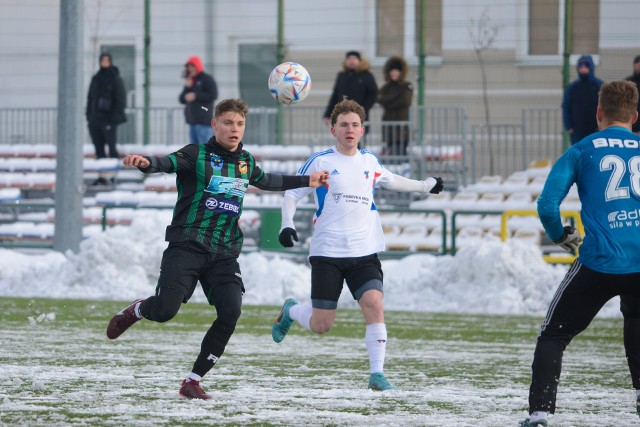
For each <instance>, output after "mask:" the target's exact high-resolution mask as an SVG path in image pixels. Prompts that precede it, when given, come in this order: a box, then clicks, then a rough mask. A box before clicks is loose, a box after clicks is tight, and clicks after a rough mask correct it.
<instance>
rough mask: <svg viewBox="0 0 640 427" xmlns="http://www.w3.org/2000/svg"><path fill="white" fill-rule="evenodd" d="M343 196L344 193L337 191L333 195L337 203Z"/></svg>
mask: <svg viewBox="0 0 640 427" xmlns="http://www.w3.org/2000/svg"><path fill="white" fill-rule="evenodd" d="M341 198H342V193H336V194H334V195H333V200H335V201H336V203H338V202H339V201H340V199H341Z"/></svg>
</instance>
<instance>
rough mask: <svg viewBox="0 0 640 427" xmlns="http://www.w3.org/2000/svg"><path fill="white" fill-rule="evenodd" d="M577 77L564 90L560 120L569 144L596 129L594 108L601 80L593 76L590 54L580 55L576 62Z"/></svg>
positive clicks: (596, 106) (596, 103)
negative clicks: (568, 138)
mask: <svg viewBox="0 0 640 427" xmlns="http://www.w3.org/2000/svg"><path fill="white" fill-rule="evenodd" d="M576 70H577V71H578V79H577V80H575V81H574V82H572V83H571V84H570V85H569V86H567V89H566V90H565V92H564V97H563V100H562V121H563V123H564V128H565V129H566V130H567V132H568V133H569V136H570V137H571V144H572V145H573V144H575V143H577V142H578V141H580V140H581V139H582V138H584V137H586V136H588V135H591V134H592V133H594V132H597V131H598V123H597V121H596V109H597V108H598V91H599V90H600V86H602V80H600V79H599V78H597V77H596V76H595V70H596V66H595V64H594V63H593V58H592V57H591V55H582V56H581V57H580V58H579V59H578V62H577V64H576Z"/></svg>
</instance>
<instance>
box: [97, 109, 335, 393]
mask: <svg viewBox="0 0 640 427" xmlns="http://www.w3.org/2000/svg"><path fill="white" fill-rule="evenodd" d="M247 112H248V107H247V104H246V102H245V101H243V100H240V99H227V100H223V101H221V102H220V103H219V104H218V105H217V106H216V109H215V115H214V118H213V120H212V122H211V124H212V126H213V129H214V130H215V136H214V137H212V138H211V139H210V140H209V142H208V143H207V144H204V145H197V144H191V145H187V146H185V147H183V148H181V149H180V150H179V151H176V152H174V153H171V154H169V155H168V156H158V157H156V156H150V157H147V156H139V155H129V156H126V157H125V158H124V159H123V163H124V164H125V165H129V166H136V167H138V169H140V170H141V171H142V172H145V173H155V172H166V173H175V174H176V183H177V187H178V201H177V202H176V206H175V209H174V213H173V220H172V221H171V225H169V226H168V227H167V231H166V236H165V240H166V241H167V242H169V245H168V247H167V249H166V250H165V251H164V254H163V256H162V264H161V266H160V277H159V278H158V284H157V286H156V293H155V295H154V296H151V297H149V298H147V299H145V300H143V299H138V300H135V301H134V302H133V303H132V304H131V305H129V306H128V307H127V308H125V309H124V310H122V311H120V312H119V313H117V314H116V315H115V316H113V318H112V319H111V321H110V322H109V326H108V327H107V337H109V338H110V339H115V338H117V337H119V336H120V335H122V333H124V331H126V330H127V329H128V328H129V327H130V326H131V325H133V324H134V323H136V322H137V321H138V320H140V319H142V318H143V317H144V318H146V319H149V320H153V321H155V322H166V321H169V320H171V319H172V318H173V317H174V316H175V315H176V313H177V312H178V310H179V309H180V305H181V304H182V303H183V302H185V303H186V302H187V301H188V300H189V298H190V297H191V295H192V294H193V291H194V290H195V287H196V284H197V282H198V281H200V284H201V286H202V290H203V291H204V293H205V295H206V296H207V300H208V301H209V304H211V305H213V306H215V308H216V311H217V314H218V317H217V318H216V320H215V321H214V322H213V325H212V326H211V328H209V331H208V332H207V334H206V335H205V336H204V339H203V340H202V345H201V349H200V354H199V355H198V358H197V359H196V361H195V363H194V364H193V369H192V371H191V373H189V375H188V376H187V377H186V378H185V380H184V381H183V382H182V386H181V388H180V395H181V396H183V397H187V398H196V399H210V398H211V396H210V395H208V394H207V393H205V392H204V391H203V390H202V388H201V387H200V379H201V378H202V377H203V376H204V375H205V374H206V373H207V372H208V371H209V370H210V369H211V368H212V367H213V365H215V364H216V362H217V361H218V359H219V358H220V357H221V356H222V353H223V352H224V349H225V347H226V345H227V343H228V342H229V339H230V338H231V335H232V334H233V331H234V330H235V326H236V322H237V321H238V318H239V317H240V307H241V305H242V295H243V293H244V285H243V283H242V276H241V274H240V266H239V265H238V261H237V258H238V255H239V254H240V250H241V248H242V231H241V230H240V227H239V225H238V220H239V218H240V214H241V213H242V201H243V198H244V195H245V193H246V191H247V187H248V186H249V185H254V186H256V187H258V188H260V189H262V190H271V191H283V190H288V189H293V188H300V187H314V188H315V187H319V186H321V185H326V183H327V180H328V178H329V172H328V171H322V172H317V173H315V174H312V175H311V176H295V175H292V176H289V175H274V174H268V173H265V172H263V171H262V170H261V169H260V168H259V167H258V165H256V161H255V159H254V158H253V156H252V155H251V154H250V153H249V152H247V151H245V150H243V149H242V142H241V141H242V136H243V135H244V129H245V121H246V117H247Z"/></svg>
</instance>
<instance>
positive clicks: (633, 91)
mask: <svg viewBox="0 0 640 427" xmlns="http://www.w3.org/2000/svg"><path fill="white" fill-rule="evenodd" d="M598 106H599V107H600V108H601V109H602V112H603V113H604V116H605V118H606V119H607V120H609V121H611V122H622V123H631V122H632V121H633V117H634V116H635V114H636V111H637V108H638V88H637V87H636V84H635V83H633V82H630V81H627V80H616V81H613V82H608V83H607V82H604V83H602V86H601V87H600V92H598Z"/></svg>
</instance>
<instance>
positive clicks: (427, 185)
mask: <svg viewBox="0 0 640 427" xmlns="http://www.w3.org/2000/svg"><path fill="white" fill-rule="evenodd" d="M392 176H393V180H392V181H391V182H388V183H386V184H384V185H383V187H384V188H386V189H388V190H394V191H402V192H410V191H417V192H419V193H432V194H438V193H439V192H441V191H442V190H444V182H443V181H442V178H440V177H435V178H434V177H429V178H427V179H425V180H424V181H417V180H415V179H409V178H405V177H403V176H400V175H396V174H392Z"/></svg>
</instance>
